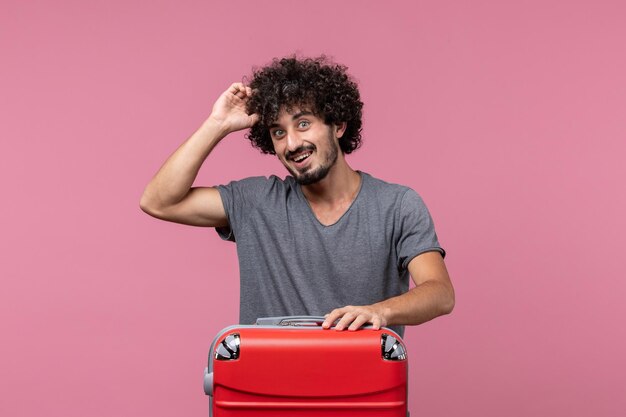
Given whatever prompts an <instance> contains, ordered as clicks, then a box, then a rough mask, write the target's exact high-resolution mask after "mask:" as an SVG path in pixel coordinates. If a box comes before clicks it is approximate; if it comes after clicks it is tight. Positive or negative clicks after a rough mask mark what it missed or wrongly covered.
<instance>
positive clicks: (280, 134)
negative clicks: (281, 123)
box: [274, 129, 285, 137]
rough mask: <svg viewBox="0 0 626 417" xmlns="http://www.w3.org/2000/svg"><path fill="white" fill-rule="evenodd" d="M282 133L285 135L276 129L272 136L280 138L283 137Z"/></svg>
mask: <svg viewBox="0 0 626 417" xmlns="http://www.w3.org/2000/svg"><path fill="white" fill-rule="evenodd" d="M283 133H285V132H284V131H282V130H280V129H277V130H275V131H274V136H276V137H280V136H282V135H283Z"/></svg>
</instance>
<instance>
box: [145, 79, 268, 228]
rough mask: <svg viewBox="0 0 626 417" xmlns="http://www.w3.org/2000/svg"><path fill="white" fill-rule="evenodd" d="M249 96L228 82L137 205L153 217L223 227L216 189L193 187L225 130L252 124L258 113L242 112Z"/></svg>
mask: <svg viewBox="0 0 626 417" xmlns="http://www.w3.org/2000/svg"><path fill="white" fill-rule="evenodd" d="M251 95H252V91H251V90H250V88H249V87H246V86H245V85H244V84H242V83H234V84H232V85H231V86H230V87H229V88H228V90H226V91H225V92H224V93H222V95H220V97H219V98H218V99H217V101H216V102H215V104H214V105H213V110H212V112H211V115H210V116H209V117H208V119H207V120H206V121H205V122H204V123H203V124H202V126H200V128H199V129H198V130H197V131H196V132H195V133H194V134H193V135H191V137H190V138H189V139H187V140H186V141H185V142H184V143H183V144H182V145H181V146H180V147H179V148H178V149H177V150H176V151H175V152H174V153H173V154H172V155H171V156H170V157H169V158H168V159H167V161H165V163H164V164H163V166H162V167H161V169H160V170H159V171H158V172H157V173H156V175H155V176H154V178H152V180H151V181H150V183H149V184H148V186H147V187H146V189H145V191H144V193H143V195H142V197H141V202H140V203H139V206H140V207H141V209H142V210H143V211H145V212H146V213H148V214H149V215H151V216H154V217H156V218H159V219H162V220H167V221H172V222H176V223H183V224H189V225H193V226H207V227H217V226H226V225H227V224H228V220H227V217H226V213H225V212H224V206H223V204H222V199H221V197H220V194H219V192H218V191H217V189H216V188H213V187H194V188H192V187H191V185H192V184H193V182H194V180H195V179H196V176H197V175H198V171H199V170H200V167H201V166H202V164H203V163H204V161H205V159H206V158H207V156H209V154H210V153H211V151H212V150H213V148H215V146H216V145H217V144H218V143H219V141H220V140H222V139H223V138H224V137H226V136H227V135H228V134H229V133H232V132H235V131H238V130H242V129H247V128H250V127H252V126H253V125H254V124H255V123H256V122H257V120H258V116H257V115H255V114H253V115H248V114H247V113H246V102H247V101H248V99H249V97H250V96H251Z"/></svg>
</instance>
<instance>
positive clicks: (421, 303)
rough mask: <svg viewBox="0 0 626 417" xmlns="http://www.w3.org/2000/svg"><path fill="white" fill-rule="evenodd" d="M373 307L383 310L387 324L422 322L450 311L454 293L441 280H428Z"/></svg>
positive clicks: (452, 305) (452, 306)
mask: <svg viewBox="0 0 626 417" xmlns="http://www.w3.org/2000/svg"><path fill="white" fill-rule="evenodd" d="M372 307H375V308H376V309H379V310H380V311H381V312H382V315H383V317H385V321H386V322H387V324H386V325H387V326H392V325H414V324H421V323H424V322H427V321H429V320H432V319H434V318H435V317H438V316H441V315H444V314H448V313H450V312H451V311H452V309H453V308H454V294H453V293H452V290H451V289H450V288H448V287H447V286H446V285H445V284H443V283H441V282H438V281H426V282H424V283H422V284H421V285H419V286H417V287H415V288H413V289H411V290H410V291H408V292H406V293H404V294H401V295H398V296H396V297H392V298H389V299H387V300H384V301H381V302H379V303H376V304H373V305H372Z"/></svg>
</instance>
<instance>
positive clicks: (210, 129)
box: [141, 118, 228, 207]
mask: <svg viewBox="0 0 626 417" xmlns="http://www.w3.org/2000/svg"><path fill="white" fill-rule="evenodd" d="M227 134H228V131H227V129H225V128H224V127H223V126H222V125H220V124H219V123H218V122H216V121H214V120H213V119H211V118H208V119H207V120H206V121H205V122H204V123H203V124H202V126H200V128H199V129H198V130H197V131H196V132H195V133H194V134H193V135H191V137H190V138H189V139H187V140H186V141H185V142H184V143H183V144H182V145H181V146H180V147H179V148H178V149H177V150H176V151H175V152H174V153H173V154H172V155H171V156H170V157H169V158H168V159H167V160H166V161H165V163H164V164H163V166H162V167H161V169H159V171H158V172H157V174H156V175H155V176H154V178H152V180H151V181H150V183H149V184H148V186H147V187H146V189H145V191H144V194H143V196H142V198H141V205H142V206H153V207H163V206H168V205H173V204H176V203H178V202H179V201H181V200H182V199H183V198H184V197H185V195H187V193H188V192H189V190H190V188H191V186H192V185H193V182H194V180H195V179H196V176H197V175H198V171H199V170H200V167H201V166H202V164H203V163H204V160H205V159H206V158H207V156H208V155H209V154H210V153H211V151H212V150H213V148H215V146H216V145H217V144H218V143H219V141H220V140H221V139H222V138H223V137H224V136H226V135H227Z"/></svg>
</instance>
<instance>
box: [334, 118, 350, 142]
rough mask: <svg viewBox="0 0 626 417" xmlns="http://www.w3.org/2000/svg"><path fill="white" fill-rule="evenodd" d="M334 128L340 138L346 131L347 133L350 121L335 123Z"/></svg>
mask: <svg viewBox="0 0 626 417" xmlns="http://www.w3.org/2000/svg"><path fill="white" fill-rule="evenodd" d="M333 128H334V129H335V135H336V136H337V139H340V138H341V137H342V136H343V134H344V133H346V129H347V128H348V123H346V122H341V123H335V124H334V125H333Z"/></svg>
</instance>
